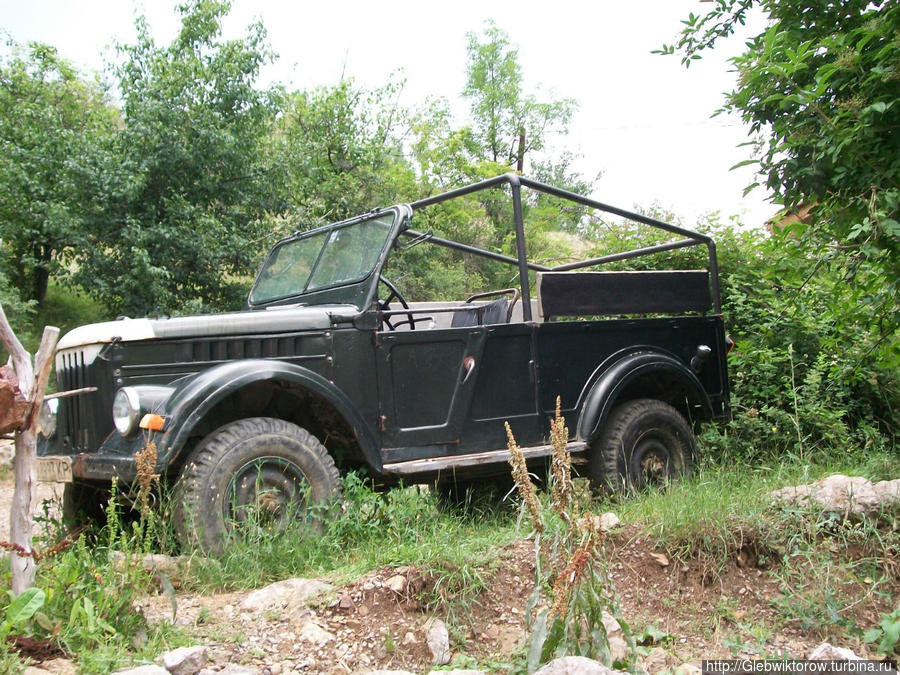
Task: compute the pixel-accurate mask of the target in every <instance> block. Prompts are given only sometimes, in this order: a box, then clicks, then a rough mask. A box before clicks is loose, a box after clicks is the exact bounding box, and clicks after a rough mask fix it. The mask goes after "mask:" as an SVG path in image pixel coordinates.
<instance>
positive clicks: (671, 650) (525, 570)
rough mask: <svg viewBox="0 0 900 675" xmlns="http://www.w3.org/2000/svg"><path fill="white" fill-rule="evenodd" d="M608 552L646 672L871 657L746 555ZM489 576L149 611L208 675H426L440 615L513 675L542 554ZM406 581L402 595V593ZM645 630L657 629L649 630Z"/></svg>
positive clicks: (850, 613)
mask: <svg viewBox="0 0 900 675" xmlns="http://www.w3.org/2000/svg"><path fill="white" fill-rule="evenodd" d="M12 487H13V486H12V478H11V476H10V475H7V477H6V478H5V479H4V480H2V481H0V509H2V513H4V514H5V513H8V509H9V505H10V502H11V498H12ZM54 492H55V491H54V489H53V486H42V488H41V498H50V497H52V496H53V495H54ZM39 503H40V500H39ZM0 520H2V523H0V538H4V537H6V535H7V533H8V531H9V522H8V518H0ZM606 551H607V560H608V564H609V571H610V575H611V578H612V580H613V583H614V586H615V589H616V592H617V595H618V598H619V601H620V606H621V609H622V615H623V617H624V618H625V620H626V621H627V622H628V623H629V625H630V627H631V631H632V633H633V634H634V635H635V636H636V637H637V638H638V640H639V641H640V642H643V645H642V646H641V647H640V648H639V659H638V662H639V664H640V665H642V667H643V668H644V669H645V670H647V672H651V673H653V672H661V671H664V670H666V669H674V668H676V667H678V666H680V665H682V664H685V663H694V664H699V661H700V660H702V659H704V658H735V657H745V658H762V657H764V656H765V657H769V658H775V657H782V658H805V657H806V656H807V655H808V654H809V652H810V651H811V650H812V648H813V647H815V646H816V645H818V644H820V643H821V642H823V641H831V642H834V643H838V644H840V646H843V647H849V648H850V649H853V650H854V651H855V652H856V653H857V654H859V655H860V656H867V657H871V658H874V654H871V653H869V652H868V651H867V647H866V645H864V644H863V643H862V642H861V641H860V640H859V639H856V640H853V639H850V640H849V641H848V639H847V638H846V637H844V638H841V637H839V636H835V635H832V634H831V633H830V631H831V630H832V629H833V628H834V627H833V626H831V627H829V626H826V625H822V626H812V627H809V626H807V627H806V628H804V627H803V626H802V624H801V622H800V621H789V620H788V621H786V620H785V617H784V615H783V614H784V607H785V603H788V604H790V603H791V602H792V594H793V593H794V592H795V591H794V589H791V588H787V587H785V586H784V584H783V582H782V581H780V579H781V577H780V576H779V575H778V574H777V570H776V569H775V567H774V566H773V564H772V563H769V564H768V565H767V564H761V563H760V560H759V559H757V557H756V556H754V555H753V554H752V553H751V552H750V551H748V550H743V549H742V550H741V551H738V552H736V553H735V555H734V558H733V559H732V560H731V561H729V563H728V564H727V566H726V568H725V569H724V570H721V572H720V574H717V575H715V576H712V575H710V574H709V570H708V569H706V568H705V567H704V566H703V565H702V564H701V563H700V562H697V561H692V562H688V563H687V564H683V563H679V562H677V561H674V560H669V558H668V557H667V556H666V555H665V554H664V553H662V552H660V551H657V550H654V549H653V547H652V545H651V544H650V543H649V541H648V539H647V537H646V535H645V534H644V533H643V532H642V531H640V530H639V529H637V528H635V527H625V528H623V529H622V530H620V531H618V532H617V533H616V534H615V535H614V536H611V537H610V538H609V540H608V541H607V548H606ZM845 553H846V552H845ZM883 564H884V565H885V566H886V568H890V569H894V570H896V569H898V568H900V552H898V551H895V552H893V555H892V559H890V560H885V561H883ZM484 574H485V576H486V578H487V579H488V583H487V587H486V590H484V591H483V592H482V593H481V594H479V595H478V596H477V597H476V598H474V599H473V601H472V602H470V603H469V604H468V605H467V606H466V607H465V608H463V609H462V610H459V609H457V611H456V613H455V614H453V615H449V614H448V610H447V608H446V607H441V606H440V605H438V606H437V607H431V608H428V607H425V606H423V605H422V604H421V601H420V598H421V597H422V592H423V591H427V590H432V591H433V590H436V589H435V588H434V586H435V584H437V583H440V580H439V579H435V578H429V577H428V576H427V575H425V574H423V572H422V571H420V570H417V569H415V568H409V567H406V568H384V569H380V570H376V571H374V572H371V573H369V574H366V575H365V576H363V577H361V578H359V579H357V580H355V581H353V582H352V583H350V584H347V585H345V586H341V587H337V588H335V589H334V590H333V591H331V592H328V593H326V594H325V595H323V596H322V597H321V598H320V599H319V600H318V601H316V602H314V603H312V604H311V605H309V606H303V605H296V606H285V607H279V608H276V609H270V610H266V611H262V612H249V611H245V610H244V609H243V608H242V606H241V605H242V603H243V601H244V599H245V598H246V597H247V596H248V595H249V592H248V591H243V592H237V593H222V594H215V595H198V594H188V593H182V594H179V595H178V597H177V612H176V614H175V616H174V619H173V615H172V605H171V601H170V599H169V598H168V597H165V596H156V597H149V598H146V600H145V601H144V602H142V603H141V606H140V610H141V611H143V612H144V613H145V615H146V616H147V617H148V619H149V620H151V621H173V620H174V621H175V622H177V623H179V624H181V625H183V626H185V627H188V628H189V629H190V631H191V632H192V633H193V634H194V635H195V636H196V640H197V642H198V644H205V645H208V646H209V647H210V652H211V663H210V668H211V669H212V670H220V669H222V668H225V666H226V665H227V664H242V665H245V666H248V667H250V668H253V669H255V671H256V672H258V673H260V675H290V674H293V673H321V674H324V673H329V674H330V673H353V672H365V671H367V670H370V669H406V670H411V671H414V672H428V671H429V670H430V668H431V667H432V665H431V663H432V656H431V654H430V652H429V650H428V647H427V644H426V621H427V620H428V619H429V618H431V617H432V616H435V617H437V618H440V619H442V620H443V621H445V622H446V624H447V625H448V627H449V629H450V644H451V649H452V654H453V658H454V661H453V663H454V664H457V665H458V667H466V666H469V665H472V664H474V663H478V664H480V666H481V667H484V664H492V665H491V666H490V668H491V670H492V672H504V671H505V670H506V667H505V665H504V664H508V663H509V662H510V654H511V653H512V652H514V651H515V650H516V649H517V648H519V647H521V645H522V642H523V639H524V638H523V636H524V635H525V633H526V630H525V614H526V604H527V602H528V599H529V596H530V595H531V592H532V588H533V576H534V548H533V543H532V542H531V541H526V540H522V541H518V542H515V543H513V544H511V545H509V546H507V547H506V548H505V549H503V551H502V552H501V554H500V555H499V556H498V558H497V560H495V561H494V563H493V564H492V565H491V566H490V569H487V570H484ZM398 577H402V583H399V584H398V582H397V579H398ZM438 590H439V589H438ZM898 591H900V578H897V577H896V575H895V577H894V580H893V581H890V580H889V581H888V582H887V584H886V585H885V586H882V587H881V588H880V590H879V593H872V592H871V588H867V587H866V586H865V585H864V584H862V583H860V584H857V586H856V587H854V586H853V585H852V584H851V585H850V586H849V587H848V588H847V593H846V595H847V597H849V598H850V600H849V601H848V602H846V603H845V606H843V607H841V608H840V609H841V616H842V617H843V618H844V619H846V620H848V621H851V622H852V623H853V624H855V625H856V626H857V627H859V628H860V629H861V630H865V629H866V628H869V627H871V626H873V625H875V624H876V623H877V620H878V619H879V616H880V613H881V612H884V611H890V609H892V607H891V606H890V605H891V604H892V603H894V602H895V598H896V597H897V593H898ZM432 595H433V594H432ZM779 612H781V614H779ZM649 626H652V627H653V629H654V630H647V628H648V627H649ZM650 634H652V635H653V636H652V637H651V635H650ZM59 663H60V662H54V666H51V668H52V670H51V672H64V671H58V670H57V668H59V667H60V665H59ZM69 665H71V664H69Z"/></svg>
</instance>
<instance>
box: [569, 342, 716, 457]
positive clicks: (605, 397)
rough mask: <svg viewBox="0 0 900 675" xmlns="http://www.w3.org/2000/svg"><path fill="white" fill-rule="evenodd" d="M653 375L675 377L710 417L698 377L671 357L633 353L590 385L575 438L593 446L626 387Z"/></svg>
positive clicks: (709, 405) (646, 352) (651, 353)
mask: <svg viewBox="0 0 900 675" xmlns="http://www.w3.org/2000/svg"><path fill="white" fill-rule="evenodd" d="M655 372H664V373H669V374H672V375H674V376H676V377H677V378H678V379H680V380H681V381H682V382H683V383H684V384H685V385H686V386H687V388H688V389H689V390H690V391H691V392H692V393H694V395H695V396H696V397H697V400H698V401H699V402H700V405H701V406H703V408H704V410H705V412H706V414H707V415H709V416H712V403H711V402H710V400H709V395H708V394H707V393H706V390H705V389H704V388H703V385H702V384H701V383H700V380H699V379H697V376H696V375H695V374H694V373H692V372H691V370H690V369H689V368H688V367H687V366H685V365H684V364H683V363H682V362H681V361H679V360H678V359H676V358H675V357H674V356H671V355H669V354H664V353H662V352H656V351H641V352H633V353H631V354H628V355H626V356H623V357H622V358H620V359H618V360H617V361H615V362H614V363H612V364H611V365H609V366H608V367H606V369H605V370H603V371H602V372H601V373H600V374H599V375H595V377H594V378H592V380H593V384H592V385H589V387H590V388H589V390H588V393H587V395H586V396H585V397H584V404H583V406H582V408H581V415H580V416H579V418H578V429H577V433H578V438H580V439H582V440H584V441H585V442H587V443H592V442H593V441H595V440H596V439H597V437H598V436H599V435H600V431H601V429H602V428H603V423H604V422H605V421H606V418H607V416H608V415H609V412H610V410H612V408H613V406H614V405H615V404H616V402H617V400H618V398H619V396H620V395H621V393H622V392H623V391H624V390H625V388H626V387H627V386H628V385H629V384H630V383H631V382H633V381H634V380H635V379H637V378H638V377H641V376H642V375H647V374H650V373H655Z"/></svg>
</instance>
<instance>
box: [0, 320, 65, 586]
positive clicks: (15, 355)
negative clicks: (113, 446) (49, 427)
mask: <svg viewBox="0 0 900 675" xmlns="http://www.w3.org/2000/svg"><path fill="white" fill-rule="evenodd" d="M58 338H59V328H56V327H54V326H47V327H46V328H44V334H43V335H42V336H41V344H40V347H39V348H38V352H37V356H36V357H35V361H34V365H32V362H31V355H30V354H29V353H28V352H27V351H25V348H24V347H23V346H22V343H21V342H20V341H19V338H17V337H16V334H15V333H14V332H13V329H12V327H11V326H10V325H9V321H7V319H6V313H5V312H4V311H3V307H2V306H0V341H2V342H3V346H4V347H6V350H7V351H8V352H9V355H10V360H11V361H12V364H13V368H15V371H16V379H17V380H18V382H19V391H21V392H22V394H23V395H24V396H25V398H26V400H27V401H28V403H29V405H28V410H27V412H26V414H25V419H24V420H23V424H22V427H20V428H19V429H18V430H17V431H16V435H15V437H16V454H15V459H14V465H15V479H16V486H15V490H14V492H13V501H12V508H11V509H10V514H9V522H10V538H11V539H12V543H13V544H18V545H19V546H21V547H22V548H21V549H20V550H22V551H25V552H26V554H25V555H20V554H19V553H17V552H15V551H13V552H12V553H11V554H10V558H9V564H10V569H11V570H12V590H13V593H15V594H16V595H18V594H19V593H21V592H22V591H24V590H26V589H28V588H30V587H31V586H33V585H34V560H33V559H32V557H31V556H30V555H28V554H30V553H31V550H32V549H31V545H32V524H33V523H32V520H31V511H32V508H33V505H34V502H35V500H36V497H37V480H36V477H35V465H36V464H37V456H36V449H37V423H38V415H39V413H40V410H41V405H42V404H43V402H44V390H45V389H46V388H47V380H48V379H49V377H50V370H51V368H52V367H53V354H54V352H55V350H56V341H57V339H58ZM35 371H36V372H37V377H35Z"/></svg>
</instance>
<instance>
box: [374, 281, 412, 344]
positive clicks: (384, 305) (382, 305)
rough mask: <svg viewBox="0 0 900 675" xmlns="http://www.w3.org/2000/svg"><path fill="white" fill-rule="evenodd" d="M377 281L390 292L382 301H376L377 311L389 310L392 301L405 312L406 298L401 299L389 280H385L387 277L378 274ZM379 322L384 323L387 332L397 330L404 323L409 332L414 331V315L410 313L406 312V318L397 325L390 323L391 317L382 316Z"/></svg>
mask: <svg viewBox="0 0 900 675" xmlns="http://www.w3.org/2000/svg"><path fill="white" fill-rule="evenodd" d="M378 281H379V282H380V283H382V284H384V285H385V286H387V288H388V291H390V292H389V293H388V296H387V297H386V298H385V299H384V300H379V301H378V309H379V310H381V311H382V312H386V311H388V310H389V309H390V306H391V302H392V301H393V300H397V301H398V302H399V303H400V304H401V305H402V306H403V309H407V310H408V309H409V303H408V302H406V298H404V297H403V294H402V293H401V292H400V291H399V289H398V288H397V287H396V286H394V284H392V283H391V282H390V280H389V279H387V277H384V276H382V275H380V274H379V275H378ZM381 320H382V321H383V322H384V325H385V326H387V327H388V330H397V327H398V326H402V325H403V324H406V323H408V324H409V329H410V330H415V329H416V319H415V315H414V314H413V313H412V312H408V313H407V314H406V318H405V319H403V321H398V322H397V323H391V317H389V316H382V317H381Z"/></svg>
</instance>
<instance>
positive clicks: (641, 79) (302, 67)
mask: <svg viewBox="0 0 900 675" xmlns="http://www.w3.org/2000/svg"><path fill="white" fill-rule="evenodd" d="M176 4H177V3H175V2H172V1H171V0H155V1H151V0H144V2H143V3H140V2H133V1H132V0H80V1H75V0H0V29H2V30H3V31H4V32H5V33H6V34H7V37H9V38H12V39H13V40H15V41H17V42H20V43H22V42H26V41H29V40H38V41H41V42H47V43H49V44H51V45H54V46H55V47H57V48H58V49H59V51H60V53H61V54H62V55H63V56H64V57H66V58H68V59H70V60H71V61H73V62H74V63H75V64H76V65H78V66H79V67H81V68H82V69H84V70H88V71H91V70H100V69H101V68H102V67H103V63H104V60H105V59H106V60H108V59H110V58H113V57H114V56H115V52H114V49H113V46H114V45H115V44H116V43H117V42H126V43H127V42H131V41H133V39H134V35H135V31H134V17H135V16H136V14H138V13H143V14H144V15H146V17H147V19H148V21H149V23H150V26H151V28H152V30H153V34H154V36H155V38H156V40H157V42H158V43H163V44H164V43H167V42H168V41H169V40H170V39H171V38H172V37H173V35H174V34H175V32H176V31H177V28H178V25H179V22H178V17H177V14H176V12H175V9H174V7H175V5H176ZM232 7H233V8H232V12H231V15H230V16H229V17H228V20H227V22H226V24H225V33H226V35H227V36H228V37H235V36H238V35H242V34H244V33H245V32H246V31H245V29H246V26H247V25H248V24H249V23H251V22H253V21H254V20H257V19H259V20H262V22H263V23H264V25H265V26H266V29H267V31H268V37H269V42H270V45H271V46H272V48H273V50H274V51H275V52H276V53H277V54H278V59H277V61H276V63H275V64H273V65H272V66H270V67H269V68H267V70H266V71H265V72H264V76H263V83H269V82H281V83H284V84H286V85H288V86H291V87H293V88H297V89H306V88H310V87H314V86H318V85H331V84H334V83H336V82H337V81H338V80H339V79H340V78H341V76H342V74H343V76H345V77H352V78H354V80H355V81H356V82H357V83H359V84H361V85H365V86H369V87H377V86H381V85H383V84H385V83H386V82H387V81H388V80H389V79H390V78H391V76H392V73H396V72H398V71H400V72H401V73H402V77H404V78H405V79H406V86H405V88H404V92H403V95H402V98H401V103H402V104H404V105H407V106H415V105H416V104H418V103H420V102H422V101H423V100H424V99H425V98H426V97H428V96H443V97H445V98H447V99H448V100H450V101H451V103H452V104H453V107H454V110H459V111H465V110H466V109H467V108H466V104H465V103H464V102H463V101H462V99H461V97H460V92H461V91H462V89H463V85H464V80H465V63H466V51H465V45H466V33H467V32H470V31H475V32H480V31H481V29H482V28H483V27H484V22H485V20H487V19H489V18H490V19H493V20H494V21H495V22H496V24H497V25H498V26H499V27H500V28H501V29H503V30H504V31H506V32H507V33H508V34H509V37H510V40H511V42H512V43H513V44H515V45H517V46H518V48H519V61H520V63H521V65H522V70H523V74H524V79H525V88H526V90H528V91H532V92H535V93H536V94H537V97H538V98H539V99H541V98H548V97H551V96H552V97H557V98H558V97H571V98H574V99H576V100H577V101H578V103H579V109H578V112H577V113H576V116H575V119H574V121H573V123H572V125H571V129H570V133H569V134H568V136H567V137H565V138H558V139H554V145H555V146H556V147H558V148H566V149H568V150H571V151H574V152H576V153H579V154H580V155H581V158H580V160H579V162H578V164H577V168H578V169H579V170H580V171H581V173H582V174H583V175H584V176H586V177H592V176H594V175H596V174H598V173H601V174H602V176H601V178H600V180H599V181H598V183H597V191H596V192H595V194H594V196H595V197H596V198H597V199H599V200H601V201H605V202H608V203H611V204H614V205H617V206H622V207H625V208H631V207H633V206H635V205H638V204H643V205H649V204H651V203H654V202H657V203H659V204H660V205H661V206H663V207H665V208H668V209H671V210H672V211H674V212H675V213H677V214H680V215H681V216H682V217H683V218H684V219H685V225H687V226H689V227H690V226H692V225H693V220H694V219H695V218H696V217H697V216H698V215H699V214H701V213H704V212H708V211H720V212H721V213H722V214H723V215H725V216H728V215H735V214H736V215H741V216H742V221H743V222H745V223H746V224H748V225H750V224H761V223H762V222H764V221H765V220H766V219H767V218H768V217H770V216H771V215H772V214H773V213H774V212H775V211H776V210H777V208H776V207H774V206H773V205H771V204H770V203H768V202H767V201H766V198H767V194H766V193H764V192H763V191H762V190H761V189H757V190H755V191H754V192H752V193H751V194H750V195H748V196H747V197H746V198H744V197H742V192H743V188H744V186H746V185H747V184H748V183H750V182H752V180H753V179H752V173H751V172H750V170H749V169H747V168H744V169H741V170H736V171H729V167H731V166H733V165H734V164H736V163H738V162H739V161H741V160H744V159H747V157H748V156H749V155H748V153H749V150H748V149H747V148H739V147H737V146H738V144H740V143H742V142H745V141H747V140H748V137H747V131H746V129H745V128H744V127H743V126H742V125H741V124H740V121H739V120H735V119H730V118H726V117H723V116H720V117H716V118H712V119H711V117H710V116H711V115H712V113H713V112H714V111H715V110H716V109H717V108H718V107H720V106H721V104H722V102H723V96H722V93H723V92H725V91H728V90H730V89H731V88H732V86H733V83H734V77H735V76H734V73H733V72H729V71H730V69H731V66H730V65H729V64H728V63H727V57H729V56H731V55H733V54H734V53H735V52H736V51H737V50H738V49H739V48H740V46H741V42H740V40H732V41H731V43H725V44H723V45H722V47H720V48H718V49H717V52H716V53H711V54H710V55H709V56H707V57H705V58H704V59H703V60H702V61H698V62H695V63H694V64H693V65H692V66H691V68H690V69H687V70H686V69H684V68H683V67H682V66H681V65H680V61H679V59H678V58H677V57H671V56H670V57H661V56H657V55H653V54H651V53H650V52H651V50H653V49H658V48H659V47H660V45H662V44H663V43H664V42H672V41H673V39H674V38H675V36H676V35H677V33H678V30H679V26H680V25H681V24H680V21H681V20H682V19H684V18H685V17H686V16H687V15H688V13H689V12H691V11H693V12H694V13H701V12H703V11H705V10H706V8H707V7H709V5H706V4H702V3H701V2H699V0H643V1H642V2H621V1H617V2H612V1H611V0H593V2H592V1H591V0H580V1H578V2H572V1H570V0H556V1H555V2H551V1H548V0H542V1H541V2H532V1H531V0H519V1H518V2H510V3H496V2H493V3H492V2H484V1H483V0H482V1H481V2H473V1H471V0H456V1H454V2H442V3H434V2H428V1H427V0H418V1H414V0H410V1H405V2H401V1H393V0H381V2H351V1H349V0H331V1H330V2H329V1H322V0H318V1H317V2H303V1H300V0H294V1H289V0H281V1H277V0H234V1H233V3H232ZM756 28H757V29H758V28H759V26H757V27H756ZM526 174H527V167H526ZM398 198H402V196H398Z"/></svg>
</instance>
